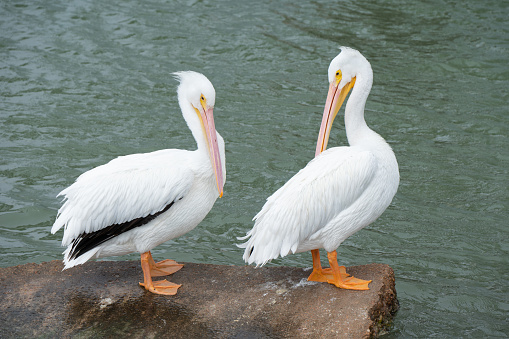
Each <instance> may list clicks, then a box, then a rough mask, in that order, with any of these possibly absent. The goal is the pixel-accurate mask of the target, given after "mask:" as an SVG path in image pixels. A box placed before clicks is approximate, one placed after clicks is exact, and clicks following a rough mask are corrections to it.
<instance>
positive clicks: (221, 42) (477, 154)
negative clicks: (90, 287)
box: [0, 0, 509, 338]
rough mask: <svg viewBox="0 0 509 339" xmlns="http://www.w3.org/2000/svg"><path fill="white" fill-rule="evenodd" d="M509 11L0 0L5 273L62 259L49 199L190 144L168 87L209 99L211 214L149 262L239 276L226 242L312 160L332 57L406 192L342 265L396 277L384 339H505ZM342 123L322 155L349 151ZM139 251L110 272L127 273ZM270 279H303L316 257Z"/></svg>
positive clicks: (376, 4) (487, 5) (347, 248)
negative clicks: (359, 61) (353, 77)
mask: <svg viewBox="0 0 509 339" xmlns="http://www.w3.org/2000/svg"><path fill="white" fill-rule="evenodd" d="M507 17H509V4H508V3H507V1H489V0H488V1H474V0H467V1H462V2H453V1H440V0H431V1H426V2H419V1H401V0H389V1H372V0H371V1H359V2H337V3H336V2H333V1H313V2H306V3H304V2H295V1H278V2H272V1H260V2H255V1H143V2H138V1H131V0H127V1H121V2H116V3H110V2H108V1H37V0H35V1H34V0H30V1H4V2H2V3H1V4H0V32H1V33H0V92H1V100H0V126H1V127H0V154H1V157H0V189H1V196H0V265H1V266H12V265H17V264H22V263H28V262H42V261H48V260H54V259H60V258H61V252H62V248H61V247H60V239H61V232H59V233H58V234H56V235H51V234H50V233H49V230H50V227H51V224H52V222H53V221H54V218H55V215H56V211H57V209H58V207H59V200H57V199H56V198H55V196H56V194H57V193H58V192H60V190H62V189H63V188H65V187H66V186H68V185H70V184H71V183H72V182H73V181H74V180H75V178H76V177H77V176H78V175H79V174H81V173H82V172H84V171H86V170H88V169H91V168H93V167H95V166H98V165H100V164H103V163H106V162H108V161H109V160H111V159H112V158H114V157H116V156H119V155H124V154H130V153H138V152H150V151H153V150H157V149H163V148H187V149H193V148H194V147H195V145H194V140H193V139H192V135H191V134H190V132H189V130H188V129H187V127H186V125H185V123H184V120H183V119H182V116H181V114H180V111H179V109H178V105H177V100H176V93H175V89H176V85H177V84H176V81H175V80H174V79H173V77H172V76H171V73H172V72H175V71H179V70H196V71H200V72H202V73H204V74H206V75H207V76H208V77H209V79H211V81H212V83H213V84H214V86H215V88H216V93H217V99H216V108H215V110H214V116H215V119H216V127H217V129H218V131H219V132H220V133H221V134H222V135H223V137H224V138H225V140H226V157H227V165H226V166H227V175H228V178H227V182H226V185H225V194H224V197H223V199H219V200H218V201H217V202H216V205H215V206H214V208H213V210H212V211H211V213H210V214H209V216H208V217H207V218H206V219H205V220H204V221H203V222H202V224H201V225H200V226H198V227H197V228H196V229H195V230H194V231H192V232H191V233H188V234H187V235H185V236H183V237H181V238H179V239H175V240H173V241H169V242H167V243H165V244H163V245H161V246H159V247H157V248H156V249H155V250H154V251H153V252H154V254H155V255H156V256H157V257H159V258H172V259H176V260H179V261H193V262H207V263H215V264H237V265H242V264H243V262H242V259H241V256H242V252H241V250H240V249H237V248H236V247H235V246H234V243H236V242H237V240H236V237H237V236H241V235H243V234H244V233H245V232H246V231H247V230H248V229H250V227H251V226H252V222H251V219H252V217H253V216H254V215H255V214H256V213H257V212H258V210H259V209H260V208H261V207H262V205H263V203H264V200H265V198H266V197H267V196H269V195H270V194H272V193H273V192H274V191H275V190H276V189H277V188H278V187H280V186H281V185H282V184H283V183H284V182H286V180H288V179H289V178H290V177H291V176H292V175H293V174H295V173H296V172H297V171H298V170H299V169H300V168H302V167H303V166H305V164H306V163H307V162H308V161H309V160H310V159H311V158H312V157H313V155H314V148H315V142H316V137H317V133H318V129H319V124H320V119H321V113H322V111H323V104H324V102H325V97H326V94H327V78H326V72H327V68H328V65H329V62H330V60H331V59H332V58H333V57H334V56H335V55H336V54H337V53H338V46H340V45H345V46H351V47H354V48H357V49H359V50H360V51H361V52H362V53H363V54H364V55H365V56H366V57H367V58H368V60H370V62H371V64H372V67H373V70H374V85H373V89H372V92H371V95H370V97H369V99H368V102H367V105H366V119H367V121H368V124H369V125H370V126H371V127H372V128H373V129H375V130H376V131H378V132H379V133H380V134H381V135H383V136H384V137H385V138H386V139H387V141H388V142H389V143H390V144H391V145H392V146H393V148H394V151H395V153H396V155H397V157H398V161H399V164H400V171H401V185H400V188H399V191H398V194H397V195H396V197H395V199H394V201H393V203H392V205H391V206H390V207H389V209H388V210H387V211H386V212H385V213H384V214H383V216H382V217H381V218H380V219H379V220H377V221H376V222H375V223H374V224H373V225H371V226H369V227H368V228H366V229H364V230H362V231H360V232H358V233H357V234H355V235H354V236H352V237H351V238H349V239H348V240H347V241H345V243H344V244H343V245H342V246H341V247H340V249H339V255H340V257H341V260H342V262H343V263H344V264H346V265H358V264H367V263H371V262H379V263H386V264H389V265H390V266H391V267H393V268H394V270H395V272H396V281H397V285H396V288H397V292H398V297H399V300H400V303H401V309H400V311H399V312H398V314H397V316H396V319H395V322H394V328H393V330H392V332H391V333H390V334H389V335H388V337H394V338H407V337H418V338H425V337H426V338H429V337H438V338H444V337H448V338H457V337H472V338H485V337H491V338H494V337H507V335H508V333H509V327H508V313H509V288H508V283H507V279H508V278H509V262H508V261H509V257H508V254H509V253H508V252H509V241H508V240H509V231H508V227H509V226H508V224H509V222H508V219H509V213H508V202H509V199H508V194H507V188H508V186H509V185H508V168H509V151H508V150H509V147H508V142H507V136H508V130H509V128H508V126H509V118H508V116H509V104H508V100H509V67H508V60H509V59H508V57H509V26H508V25H507ZM345 143H346V137H345V134H344V125H343V122H342V119H337V120H336V123H335V125H334V127H333V132H332V134H331V139H330V141H329V145H330V146H335V145H344V144H345ZM137 258H138V255H134V254H133V255H130V256H124V257H120V258H117V259H118V260H125V259H137ZM271 265H293V266H302V267H307V266H310V265H311V258H310V255H309V254H308V253H303V254H299V255H292V256H289V257H286V258H284V259H280V260H276V261H274V262H273V263H272V264H271Z"/></svg>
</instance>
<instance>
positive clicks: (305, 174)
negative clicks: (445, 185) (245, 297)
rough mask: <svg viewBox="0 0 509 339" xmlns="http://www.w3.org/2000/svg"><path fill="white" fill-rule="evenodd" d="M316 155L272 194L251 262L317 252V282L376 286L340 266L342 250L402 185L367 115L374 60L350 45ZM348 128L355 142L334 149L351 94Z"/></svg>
mask: <svg viewBox="0 0 509 339" xmlns="http://www.w3.org/2000/svg"><path fill="white" fill-rule="evenodd" d="M328 78H329V84H330V85H329V92H328V95H327V100H326V102H325V109H324V113H323V118H322V123H321V126H320V132H319V136H318V142H317V146H316V153H315V158H314V159H313V160H311V161H310V162H309V163H308V164H307V165H306V167H304V168H303V169H302V170H300V171H299V172H298V173H297V174H296V175H295V176H293V177H292V178H291V179H290V180H289V181H288V182H287V183H286V184H285V185H283V186H282V187H281V188H280V189H278V190H277V191H276V192H275V193H274V194H273V195H272V196H270V197H269V198H267V201H266V202H265V205H264V206H263V207H262V209H261V211H260V212H259V213H258V214H257V215H256V216H255V217H254V219H253V220H255V224H254V226H253V228H252V229H251V230H250V231H249V232H248V233H247V235H246V236H245V237H243V238H239V240H246V239H248V238H249V239H248V240H247V241H246V242H245V243H243V244H241V245H239V246H240V247H241V248H245V252H244V256H243V259H244V260H245V261H246V262H247V263H248V264H251V263H255V264H256V265H257V266H260V265H264V264H266V263H267V262H268V261H270V260H272V259H275V258H277V257H278V256H281V257H284V256H286V255H288V254H290V253H299V252H305V251H311V254H312V258H313V271H312V272H311V275H310V276H309V278H308V280H309V281H319V282H328V283H330V284H333V285H335V286H337V287H340V288H345V289H354V290H368V289H369V286H368V285H369V283H370V282H371V280H362V279H357V278H354V277H351V276H349V275H348V274H347V273H346V270H345V267H344V266H339V264H338V261H337V252H336V249H337V248H338V247H339V245H340V244H341V243H342V242H343V241H344V240H345V239H347V238H348V237H349V236H351V235H352V234H354V233H355V232H357V231H359V230H360V229H362V228H364V227H366V226H367V225H369V224H371V223H372V222H373V221H375V220H376V219H377V218H378V217H379V216H380V215H381V214H382V213H383V212H384V210H385V209H386V208H387V207H388V206H389V204H390V203H391V201H392V198H393V197H394V195H395V194H396V191H397V189H398V185H399V171H398V163H397V161H396V157H395V155H394V152H393V151H392V149H391V147H390V146H389V145H388V144H387V143H386V142H385V140H384V139H383V138H382V137H381V136H380V135H379V134H377V133H376V132H374V131H373V130H372V129H370V128H369V127H368V125H367V124H366V121H365V120H364V106H365V104H366V99H367V98H368V95H369V92H370V90H371V85H372V83H373V71H372V70H371V65H370V63H369V62H368V61H367V60H366V58H364V56H362V54H361V53H359V52H358V51H356V50H354V49H351V48H347V47H342V49H341V52H340V53H339V55H338V56H336V57H335V58H334V59H333V60H332V62H331V63H330V66H329V70H328ZM350 90H352V93H351V95H350V97H349V99H348V101H347V103H346V107H345V128H346V134H347V138H348V143H349V144H350V146H349V147H334V148H331V149H329V150H325V149H326V148H327V142H328V139H329V134H330V130H331V126H332V122H333V121H334V118H335V117H336V115H337V113H338V111H339V109H340V108H341V105H342V104H343V101H344V100H345V98H346V96H347V95H348V93H349V91H350ZM320 248H324V249H325V250H326V251H327V257H328V260H329V264H330V268H323V269H322V267H321V263H320V252H319V249H320Z"/></svg>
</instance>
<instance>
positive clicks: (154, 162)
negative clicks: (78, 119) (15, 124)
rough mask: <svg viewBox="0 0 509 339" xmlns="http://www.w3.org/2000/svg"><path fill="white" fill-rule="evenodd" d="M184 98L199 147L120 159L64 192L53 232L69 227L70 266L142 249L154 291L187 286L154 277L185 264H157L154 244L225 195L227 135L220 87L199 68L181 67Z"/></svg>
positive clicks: (188, 226)
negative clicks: (219, 116) (217, 107)
mask: <svg viewBox="0 0 509 339" xmlns="http://www.w3.org/2000/svg"><path fill="white" fill-rule="evenodd" d="M175 76H176V78H178V79H179V80H180V85H179V87H178V90H177V93H178V101H179V105H180V109H181V110H182V115H183V116H184V119H185V120H186V122H187V125H188V126H189V129H190V130H191V132H192V133H193V136H194V139H195V140H196V143H197V146H198V149H197V150H195V151H186V150H180V149H166V150H160V151H156V152H152V153H144V154H131V155H127V156H122V157H118V158H116V159H113V160H111V161H110V162H109V163H107V164H105V165H102V166H99V167H96V168H94V169H91V170H90V171H88V172H85V173H83V174H82V175H80V176H79V177H78V179H77V180H76V182H75V183H74V184H72V185H71V186H69V187H68V188H66V189H64V190H63V191H62V192H60V193H59V195H58V196H64V204H63V205H62V207H61V208H60V209H59V211H58V215H57V219H56V221H55V223H54V224H53V228H52V229H51V233H53V234H54V233H55V232H57V231H58V230H59V229H60V228H61V227H62V226H63V227H64V236H63V239H62V246H67V249H66V250H65V251H64V264H65V268H64V269H66V268H70V267H73V266H75V265H79V264H83V263H84V262H86V261H87V260H89V259H92V258H102V257H108V256H115V255H124V254H128V253H132V252H139V253H141V268H142V269H143V277H144V282H143V283H140V285H141V286H144V287H145V288H146V289H147V290H149V291H150V292H153V293H157V294H166V295H173V294H176V293H177V289H178V288H179V287H180V285H177V284H174V283H171V282H168V281H167V280H162V281H153V280H152V277H157V276H164V275H168V274H172V273H174V272H176V271H178V270H179V269H180V268H182V266H183V265H180V264H178V263H177V262H175V261H173V260H164V261H161V262H159V263H155V262H154V260H153V259H152V255H151V254H150V250H151V249H152V248H154V247H156V246H157V245H159V244H162V243H163V242H165V241H168V240H170V239H173V238H176V237H179V236H181V235H183V234H185V233H187V232H189V231H191V230H192V229H194V228H195V227H196V226H197V225H198V224H199V223H200V222H201V221H202V220H203V218H205V216H206V215H207V214H208V213H209V211H210V209H211V208H212V206H213V205H214V202H215V201H216V199H217V197H221V196H222V195H223V185H224V182H225V180H226V169H225V153H224V141H223V138H222V137H221V136H220V135H219V133H217V132H216V128H215V125H214V117H213V108H214V104H215V98H216V93H215V90H214V87H213V86H212V83H211V82H210V81H209V80H208V79H207V78H206V77H205V76H204V75H202V74H200V73H196V72H178V73H175Z"/></svg>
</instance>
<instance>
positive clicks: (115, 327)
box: [0, 261, 398, 338]
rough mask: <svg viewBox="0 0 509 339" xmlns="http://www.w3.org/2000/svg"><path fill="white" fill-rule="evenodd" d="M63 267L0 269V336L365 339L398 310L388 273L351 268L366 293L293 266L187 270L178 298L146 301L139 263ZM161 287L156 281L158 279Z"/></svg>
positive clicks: (382, 268)
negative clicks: (364, 284) (320, 280)
mask: <svg viewBox="0 0 509 339" xmlns="http://www.w3.org/2000/svg"><path fill="white" fill-rule="evenodd" d="M62 267H63V265H62V263H61V262H60V261H51V262H46V263H42V264H26V265H20V266H15V267H7V268H0V337H1V338H14V337H16V338H19V337H48V338H50V337H51V338H68V337H78V338H98V337H99V338H101V337H120V336H127V337H130V338H156V337H171V338H335V337H339V338H369V337H378V336H379V335H380V334H382V333H383V332H384V331H385V330H386V329H387V328H388V325H389V324H390V321H391V319H392V316H393V315H394V313H395V312H396V311H397V309H398V301H397V299H396V290H395V282H394V272H393V270H392V269H391V268H390V267H389V266H387V265H382V264H370V265H364V266H353V267H348V268H347V272H348V273H350V274H353V275H354V276H355V277H357V278H361V279H372V280H373V282H372V283H371V284H370V290H369V291H351V290H342V289H338V288H336V287H334V286H332V285H330V284H326V283H314V282H307V281H306V277H307V276H308V275H309V273H310V271H309V270H306V269H302V268H295V267H263V268H254V267H251V266H222V265H209V264H194V263H186V264H185V266H184V268H183V269H182V270H180V271H179V272H177V273H175V274H173V275H172V276H171V277H170V279H169V280H170V281H172V282H175V283H179V284H183V286H182V287H181V288H180V289H179V293H178V294H177V295H176V296H161V295H155V294H152V293H149V292H146V291H145V290H144V289H142V288H141V287H140V286H138V281H140V279H142V271H141V268H140V264H139V262H137V261H136V262H135V261H116V262H112V261H100V262H89V263H86V264H84V265H82V266H78V267H74V268H72V269H69V270H65V271H62ZM156 279H159V278H156Z"/></svg>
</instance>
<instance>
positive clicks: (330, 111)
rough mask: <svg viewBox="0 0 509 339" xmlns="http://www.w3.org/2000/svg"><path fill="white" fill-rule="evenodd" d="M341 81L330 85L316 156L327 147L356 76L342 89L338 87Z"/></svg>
mask: <svg viewBox="0 0 509 339" xmlns="http://www.w3.org/2000/svg"><path fill="white" fill-rule="evenodd" d="M338 80H341V79H338ZM339 83H340V81H333V82H332V83H331V84H330V86H329V93H328V94H327V100H326V101H325V108H324V110H323V117H322V124H321V125H320V133H318V142H317V143H316V151H315V157H316V156H318V155H319V154H320V153H322V152H323V151H325V150H326V149H327V143H328V141H329V135H330V130H331V127H332V123H333V122H334V118H335V117H336V115H337V114H338V111H339V109H340V108H341V106H342V105H343V101H345V98H346V96H347V95H348V92H350V90H351V89H352V88H353V85H354V84H355V77H354V78H352V81H350V82H349V83H347V84H346V85H345V86H343V88H341V89H340V88H339V87H338V84H339Z"/></svg>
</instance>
